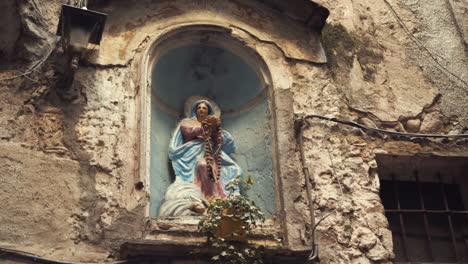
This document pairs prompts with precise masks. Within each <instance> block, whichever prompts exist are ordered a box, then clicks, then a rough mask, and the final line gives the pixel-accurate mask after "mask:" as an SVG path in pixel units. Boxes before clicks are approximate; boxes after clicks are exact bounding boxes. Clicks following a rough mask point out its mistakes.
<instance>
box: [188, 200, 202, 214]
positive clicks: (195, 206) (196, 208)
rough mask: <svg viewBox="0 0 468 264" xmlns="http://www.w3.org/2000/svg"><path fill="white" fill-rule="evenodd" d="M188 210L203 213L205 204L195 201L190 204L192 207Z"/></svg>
mask: <svg viewBox="0 0 468 264" xmlns="http://www.w3.org/2000/svg"><path fill="white" fill-rule="evenodd" d="M190 210H192V211H194V212H195V213H197V214H204V213H205V211H206V208H205V206H203V204H202V203H199V202H196V203H193V204H192V208H190Z"/></svg>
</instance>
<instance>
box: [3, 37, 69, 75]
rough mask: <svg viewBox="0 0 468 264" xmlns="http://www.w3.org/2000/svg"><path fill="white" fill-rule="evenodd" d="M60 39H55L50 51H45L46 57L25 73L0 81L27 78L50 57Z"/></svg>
mask: <svg viewBox="0 0 468 264" xmlns="http://www.w3.org/2000/svg"><path fill="white" fill-rule="evenodd" d="M59 39H60V38H56V39H55V41H54V42H53V43H52V45H51V47H50V50H49V51H47V53H46V55H45V56H44V57H42V58H41V59H39V60H38V61H37V62H36V63H34V64H33V65H32V66H31V67H30V68H29V69H27V70H26V71H25V72H21V71H19V72H21V74H19V75H15V76H11V77H6V78H2V79H0V81H6V80H12V79H16V78H19V77H23V76H25V77H27V75H28V74H30V73H31V72H33V71H35V70H37V69H39V68H40V66H41V65H42V64H43V63H44V62H45V61H46V60H47V59H48V58H49V57H50V55H51V54H52V52H53V51H54V49H55V47H56V46H57V43H58V41H59Z"/></svg>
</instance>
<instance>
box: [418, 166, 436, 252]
mask: <svg viewBox="0 0 468 264" xmlns="http://www.w3.org/2000/svg"><path fill="white" fill-rule="evenodd" d="M414 177H415V178H416V184H417V185H418V196H419V204H420V205H421V209H422V210H423V211H425V210H426V207H425V206H424V198H423V195H422V190H421V189H422V187H421V182H420V181H419V177H418V172H417V171H415V172H414ZM423 218H424V229H425V231H426V238H427V243H428V246H429V255H430V257H431V261H434V252H435V250H434V246H433V245H432V239H431V230H430V229H429V222H428V220H427V213H426V212H423Z"/></svg>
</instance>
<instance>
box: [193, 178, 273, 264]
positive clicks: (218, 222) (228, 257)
mask: <svg viewBox="0 0 468 264" xmlns="http://www.w3.org/2000/svg"><path fill="white" fill-rule="evenodd" d="M252 184H253V180H252V178H251V177H250V176H249V177H248V178H247V179H242V178H241V177H237V178H235V179H233V180H232V181H230V182H229V183H228V184H227V185H226V191H227V192H228V193H229V194H228V196H227V197H226V198H223V199H217V200H214V201H213V202H212V203H211V204H210V205H209V207H208V209H207V212H206V215H205V217H204V218H203V219H202V220H201V221H200V223H199V226H198V228H199V231H200V232H202V233H203V234H205V235H206V236H207V238H208V243H209V244H211V245H212V246H213V247H215V248H217V254H216V255H215V256H213V257H212V260H213V261H214V262H216V263H232V264H243V263H262V259H261V257H262V254H261V249H260V248H259V247H255V246H251V245H249V244H248V243H246V242H247V235H248V234H249V233H250V231H252V230H253V229H254V228H255V227H257V226H258V225H259V224H260V223H263V222H264V221H265V216H264V214H263V213H262V212H261V210H260V209H259V208H258V207H257V206H256V205H255V203H254V202H253V201H252V200H250V199H249V198H248V197H246V196H244V195H242V194H240V193H239V191H238V189H239V186H242V189H243V191H247V190H249V189H250V187H251V186H252Z"/></svg>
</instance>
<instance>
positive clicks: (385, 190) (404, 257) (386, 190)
mask: <svg viewBox="0 0 468 264" xmlns="http://www.w3.org/2000/svg"><path fill="white" fill-rule="evenodd" d="M381 198H382V202H383V204H384V208H385V213H386V215H387V219H388V221H389V224H390V229H391V231H392V234H393V243H394V251H395V255H396V258H395V261H396V262H425V263H441V262H444V263H467V262H468V211H466V210H465V208H464V206H463V202H462V197H461V194H460V191H459V186H458V184H455V183H452V184H447V183H444V182H443V181H442V177H441V175H440V174H439V175H438V182H421V181H420V179H419V176H418V173H416V172H415V173H414V181H407V180H406V181H401V180H398V179H397V177H396V176H395V175H394V174H392V175H391V180H381Z"/></svg>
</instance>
